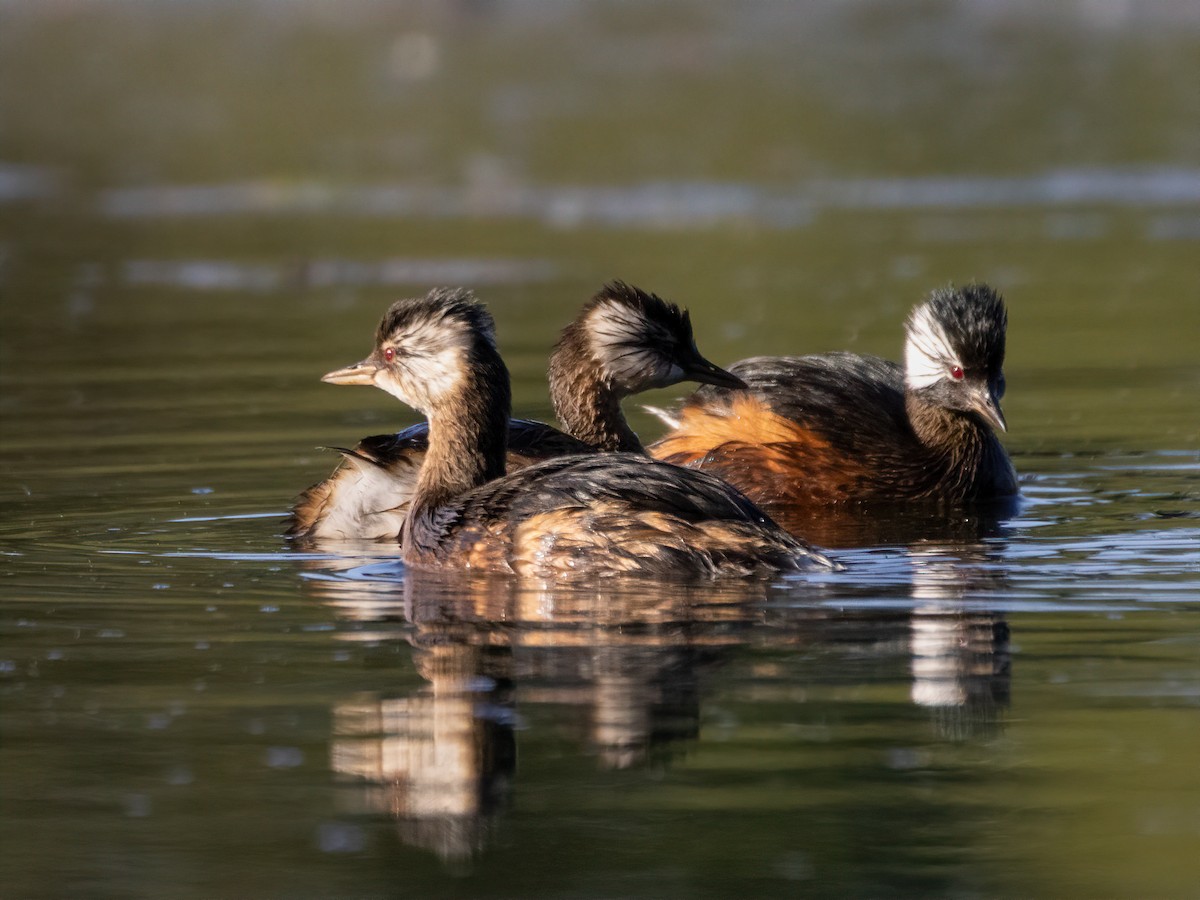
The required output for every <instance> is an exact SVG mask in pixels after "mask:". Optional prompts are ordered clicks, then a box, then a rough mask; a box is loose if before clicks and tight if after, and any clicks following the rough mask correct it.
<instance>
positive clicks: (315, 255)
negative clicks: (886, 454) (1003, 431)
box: [0, 2, 1200, 897]
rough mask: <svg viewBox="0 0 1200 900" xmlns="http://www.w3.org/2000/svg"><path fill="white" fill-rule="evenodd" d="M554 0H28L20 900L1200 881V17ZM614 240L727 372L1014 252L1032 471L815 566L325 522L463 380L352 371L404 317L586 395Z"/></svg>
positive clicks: (15, 163) (869, 334)
mask: <svg viewBox="0 0 1200 900" xmlns="http://www.w3.org/2000/svg"><path fill="white" fill-rule="evenodd" d="M535 7H536V8H535ZM556 8H557V12H556V13H555V14H554V15H553V16H550V15H549V14H548V13H547V12H546V10H545V7H544V6H541V5H529V4H521V3H492V4H486V3H485V4H456V5H449V6H443V5H437V6H431V7H428V8H420V9H417V8H413V9H404V8H400V9H390V8H389V9H385V8H384V7H382V6H378V5H375V4H371V3H352V4H343V5H340V6H339V9H338V12H337V13H336V14H335V13H333V12H332V11H329V10H325V9H324V8H323V7H322V6H320V5H314V6H311V7H305V8H304V9H298V8H297V9H293V8H292V6H291V5H289V4H284V5H280V4H273V3H266V2H264V3H255V4H248V5H241V6H238V7H237V8H234V7H230V6H228V5H225V4H220V3H207V2H193V3H170V4H160V5H153V4H137V5H133V4H131V5H123V4H106V5H84V6H82V7H78V6H72V5H59V4H43V5H38V6H33V5H30V6H19V5H10V6H7V7H3V8H2V9H0V106H2V109H3V113H4V115H3V119H4V124H3V128H2V130H0V300H2V302H3V329H2V331H0V364H2V367H3V368H2V372H0V378H2V383H3V395H2V399H0V415H2V417H3V431H2V433H0V453H2V459H3V479H2V481H0V502H3V505H4V517H3V520H2V524H0V538H2V539H3V546H2V550H0V552H2V554H3V556H2V559H0V577H2V579H3V580H2V582H0V585H2V587H3V601H2V604H3V605H2V606H0V716H2V718H0V729H2V732H0V773H2V774H0V804H2V809H3V816H2V818H0V883H3V884H4V885H5V889H4V893H5V895H6V896H8V895H10V894H11V896H14V897H39V896H47V897H50V896H54V897H58V896H96V897H108V896H114V897H118V896H119V897H129V896H148V897H149V896H153V897H163V896H178V897H212V896H264V897H274V896H280V897H284V896H286V897H328V896H353V897H388V896H414V897H427V896H457V895H463V896H506V897H514V896H535V895H546V896H572V897H579V896H586V897H591V896H597V897H606V896H646V897H662V896H712V897H725V896H730V895H733V894H744V895H754V896H794V895H796V894H797V893H806V894H812V895H817V896H839V897H840V896H896V895H911V896H1036V897H1062V896H1114V897H1127V896H1139V897H1179V896H1189V895H1193V894H1196V893H1198V892H1200V869H1198V868H1197V866H1196V864H1195V860H1196V858H1197V854H1198V852H1200V777H1198V776H1197V772H1198V771H1200V769H1198V768H1197V766H1196V763H1195V760H1196V752H1197V748H1198V747H1200V724H1198V723H1200V716H1198V715H1197V710H1198V707H1200V399H1198V398H1200V362H1198V359H1200V357H1198V356H1197V350H1196V348H1197V340H1196V336H1197V334H1200V288H1198V284H1200V281H1198V279H1197V267H1196V258H1197V241H1198V240H1200V162H1198V160H1200V124H1198V123H1200V109H1198V106H1200V100H1198V99H1197V95H1196V92H1195V91H1194V90H1193V89H1191V88H1190V86H1191V85H1194V84H1195V83H1197V81H1198V80H1200V71H1198V69H1200V64H1198V62H1197V61H1198V60H1200V53H1198V52H1197V50H1198V49H1200V22H1198V21H1197V17H1196V14H1195V12H1194V10H1193V9H1192V7H1191V5H1190V4H1182V3H1180V4H1176V3H1170V2H1167V3H1162V4H1155V5H1154V6H1153V8H1150V7H1143V6H1141V5H1134V4H1095V3H1091V4H1065V5H1063V6H1061V7H1058V6H1056V7H1055V8H1054V10H1052V11H1043V10H1042V9H1041V7H1040V6H1034V5H1030V4H1023V3H1018V2H1012V3H1002V4H978V3H963V4H934V5H926V6H920V7H914V8H907V7H906V8H905V9H903V10H901V9H899V8H896V9H893V8H892V7H891V6H890V5H886V4H877V3H872V2H856V3H850V4H845V3H818V4H806V5H805V10H804V11H803V12H801V11H798V10H797V11H790V8H785V7H784V6H783V5H780V4H771V5H769V8H768V7H767V6H764V7H763V8H762V9H760V10H757V11H753V12H750V11H742V12H739V13H736V14H735V13H734V12H732V9H733V8H732V7H730V8H728V9H727V8H726V7H725V6H722V5H716V4H713V5H709V4H704V3H689V4H672V5H669V6H662V7H655V8H651V9H642V8H640V7H627V6H625V5H620V4H578V5H577V4H562V5H558V6H557V7H556ZM612 277H621V278H623V279H626V280H628V281H631V282H633V283H636V284H639V285H642V286H644V287H646V288H648V289H651V290H654V291H656V292H659V293H661V294H663V295H664V296H667V297H669V298H671V299H674V300H677V301H678V302H681V303H683V304H686V305H687V306H689V307H690V308H691V310H692V312H693V318H694V320H695V322H696V325H697V334H698V340H699V344H700V346H701V348H702V349H703V350H704V352H705V353H706V355H708V356H709V357H710V358H713V359H714V360H716V361H718V362H721V363H728V362H731V361H733V360H736V359H739V358H742V357H745V356H749V355H753V354H759V353H801V352H817V351H823V350H830V349H851V350H855V351H858V352H864V353H877V354H880V355H883V356H887V357H890V358H898V357H899V354H900V353H901V346H902V323H903V320H904V317H905V315H906V314H907V311H908V310H909V309H910V308H911V306H912V305H913V304H915V303H917V302H919V301H920V300H921V299H922V297H923V296H924V295H925V294H926V293H927V292H928V291H929V290H931V289H933V288H935V287H939V286H941V285H944V284H946V283H948V282H951V281H957V282H962V281H966V280H969V279H973V278H978V279H983V280H987V281H989V282H991V283H993V284H995V285H996V286H997V287H998V288H999V289H1000V290H1001V291H1002V292H1003V293H1004V294H1005V295H1006V297H1007V298H1008V301H1009V304H1010V330H1009V355H1008V364H1007V374H1008V384H1009V393H1008V396H1007V398H1006V401H1005V409H1006V413H1007V415H1008V419H1009V422H1010V428H1011V431H1010V433H1009V435H1007V436H1006V437H1005V441H1006V444H1007V446H1008V447H1009V449H1010V452H1011V453H1012V455H1013V459H1014V462H1015V464H1016V466H1017V469H1018V471H1019V472H1020V474H1021V477H1022V485H1021V488H1022V500H1021V503H1020V505H1019V507H1018V508H1017V509H1015V510H1011V511H1008V512H1006V513H1002V514H991V515H986V514H985V515H981V514H979V513H978V512H966V513H964V512H958V513H955V512H953V511H951V512H949V513H946V514H935V515H931V514H929V513H927V512H926V513H921V512H912V513H909V514H901V515H897V516H893V517H888V518H886V519H883V520H877V519H867V520H862V521H850V522H848V523H847V522H842V523H840V524H838V527H836V528H834V527H832V526H831V527H830V529H829V531H828V533H827V534H825V535H823V538H824V543H826V544H827V545H829V546H830V547H831V548H832V549H831V553H833V554H834V555H836V557H837V558H838V559H839V561H841V562H843V563H844V564H845V565H846V567H847V570H846V572H844V573H836V574H828V575H814V576H810V577H805V578H799V579H787V580H783V581H780V582H778V583H770V584H754V583H749V584H742V583H737V584H733V585H708V586H695V585H692V586H683V585H655V586H650V585H637V586H632V587H631V586H628V585H613V586H608V587H605V588H596V589H580V590H572V591H566V590H562V589H553V588H550V587H546V586H535V585H515V584H511V583H495V582H492V583H479V582H464V581H458V580H445V579H442V580H439V579H431V578H416V577H410V576H409V574H408V573H405V572H404V570H403V568H402V567H401V566H399V565H398V563H397V562H396V560H395V558H394V554H392V553H391V552H390V551H389V550H388V549H387V548H383V547H367V548H358V549H357V550H353V551H345V552H341V553H323V552H319V551H313V550H308V551H305V550H302V549H298V548H295V547H292V546H290V545H289V544H288V543H287V541H286V540H285V539H284V538H283V537H282V530H283V524H282V519H283V515H284V513H285V512H286V509H287V506H288V504H289V503H290V501H291V498H292V497H293V496H294V495H295V494H296V493H297V492H298V491H299V490H300V489H302V488H303V487H305V486H307V485H308V484H309V483H311V482H312V481H315V480H316V479H318V478H320V477H322V476H323V475H324V474H325V473H326V472H327V471H328V470H329V469H330V467H331V466H332V464H333V460H332V459H331V456H330V454H329V453H328V452H326V451H322V450H319V449H317V448H319V447H322V446H326V445H344V444H346V443H347V442H351V441H354V440H356V439H357V438H359V437H361V436H364V435H366V434H370V433H378V432H382V431H387V430H391V429H395V428H399V427H401V426H403V425H407V424H409V423H411V422H412V421H414V420H415V415H414V414H413V413H411V412H410V411H408V410H406V409H404V408H402V407H400V406H399V405H398V404H396V403H395V402H394V401H393V400H392V399H391V398H389V397H387V396H385V395H384V394H382V393H380V392H377V391H368V390H365V389H361V390H344V389H340V388H338V389H335V388H332V387H330V386H328V385H323V384H320V383H319V382H318V380H317V379H318V377H319V375H320V374H321V373H322V372H325V371H328V370H329V369H332V368H335V367H339V366H341V365H344V364H346V363H349V362H352V361H354V360H356V359H358V358H360V357H361V356H362V355H363V353H364V352H365V351H366V350H367V349H368V346H369V342H370V337H371V334H372V330H373V328H374V323H375V321H376V319H377V317H378V315H379V314H380V312H381V311H382V310H383V309H384V308H385V306H386V305H387V303H388V302H390V300H392V299H394V298H395V297H397V296H405V295H411V294H419V293H423V292H424V291H426V290H427V289H428V288H429V287H430V286H432V285H434V284H466V285H468V286H471V287H473V288H475V289H476V290H477V291H478V292H479V294H480V296H481V297H483V298H484V299H485V300H486V301H487V302H488V304H489V306H490V307H491V308H492V310H493V312H494V313H495V315H496V318H497V321H498V326H499V340H500V345H501V349H502V351H503V352H504V354H505V357H506V359H507V360H508V362H509V365H510V368H511V369H512V372H513V377H514V389H515V400H516V411H517V412H518V413H519V414H522V415H527V416H533V417H541V418H546V417H548V416H549V404H548V400H547V397H546V390H545V384H544V374H543V372H544V365H545V358H546V355H547V353H548V350H549V347H550V346H551V344H552V342H553V339H554V335H555V333H556V332H557V330H558V329H559V328H561V327H562V325H563V324H565V322H566V321H568V320H569V319H570V318H571V316H572V315H573V314H574V311H575V309H576V308H577V307H578V306H579V305H580V304H581V303H582V302H583V301H584V300H585V299H586V298H587V297H588V296H589V295H590V294H591V293H592V292H593V291H595V290H596V288H597V287H598V286H599V285H600V284H601V283H602V282H603V281H604V280H605V279H608V278H612ZM675 396H678V392H665V393H662V394H656V395H653V396H650V397H648V398H646V400H647V402H650V403H653V404H656V405H669V404H670V403H671V402H672V400H673V398H674V397H675ZM629 412H630V415H631V418H632V419H633V420H634V422H635V425H636V427H638V429H639V430H640V432H641V433H642V434H643V436H644V437H647V438H649V437H653V436H655V435H657V434H658V433H659V432H658V426H657V425H656V423H655V421H654V420H653V419H652V418H651V417H649V416H648V415H646V414H645V413H643V412H642V411H641V410H640V409H638V408H637V406H636V405H634V404H629ZM835 524H837V523H835Z"/></svg>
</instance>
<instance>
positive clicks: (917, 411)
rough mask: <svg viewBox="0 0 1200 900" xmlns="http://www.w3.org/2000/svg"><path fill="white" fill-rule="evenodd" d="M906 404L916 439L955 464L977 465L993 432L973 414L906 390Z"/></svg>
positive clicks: (932, 451) (948, 461) (964, 465)
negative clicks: (948, 407) (949, 407)
mask: <svg viewBox="0 0 1200 900" xmlns="http://www.w3.org/2000/svg"><path fill="white" fill-rule="evenodd" d="M904 402H905V407H906V408H907V410H908V419H909V422H911V423H912V428H913V431H914V432H915V433H916V435H917V439H918V440H919V441H920V442H921V443H922V444H924V445H925V447H926V448H928V449H929V451H930V452H931V453H933V454H935V455H936V456H939V457H942V458H943V459H945V461H946V463H947V464H948V465H949V466H952V467H958V468H961V467H968V468H969V467H974V466H977V465H978V464H979V462H980V461H981V460H982V458H983V456H984V454H985V453H986V451H987V446H988V441H989V438H990V434H989V432H988V429H987V428H986V427H985V426H983V425H982V424H981V423H979V422H978V421H976V419H975V417H974V416H971V415H968V414H966V413H962V412H958V411H956V410H952V409H947V408H946V407H945V406H943V405H941V404H940V403H936V402H934V401H931V400H929V399H928V398H926V397H923V396H922V395H921V391H919V390H912V389H909V390H908V391H906V392H905V401H904Z"/></svg>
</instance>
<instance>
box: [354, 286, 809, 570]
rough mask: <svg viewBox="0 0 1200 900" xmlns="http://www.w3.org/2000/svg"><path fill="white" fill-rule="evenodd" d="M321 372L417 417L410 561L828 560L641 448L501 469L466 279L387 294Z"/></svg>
mask: <svg viewBox="0 0 1200 900" xmlns="http://www.w3.org/2000/svg"><path fill="white" fill-rule="evenodd" d="M343 373H344V374H343ZM334 375H335V376H337V377H336V378H334V379H333V380H335V381H337V382H339V383H342V382H344V381H345V380H349V379H351V378H353V379H355V383H366V382H370V383H373V384H376V385H378V386H379V387H381V388H383V389H384V390H386V391H388V392H389V393H392V394H394V395H395V396H396V397H398V398H399V399H400V400H402V401H403V402H405V403H407V404H408V405H410V406H412V407H414V408H415V409H417V410H419V411H420V412H423V413H424V414H425V415H426V417H427V418H428V420H429V448H428V451H427V453H426V455H425V462H424V464H423V465H422V466H421V470H420V473H419V475H418V477H417V485H416V490H415V492H414V494H413V497H412V500H411V504H410V507H409V513H408V516H407V517H406V518H405V520H404V525H403V528H402V530H401V546H402V555H403V559H404V561H405V563H406V564H408V565H410V566H414V567H417V568H422V569H447V570H463V569H471V570H475V571H481V572H503V573H516V574H519V575H525V576H534V577H539V578H554V579H562V578H570V577H572V576H583V577H595V576H610V575H671V576H681V575H683V576H706V577H711V576H718V575H721V576H726V575H751V574H755V575H766V574H776V573H779V572H794V571H799V570H801V569H804V568H808V567H813V566H824V567H830V566H832V564H831V563H830V562H829V561H828V560H827V559H825V557H823V556H821V555H820V554H819V553H816V552H815V551H813V550H812V549H811V548H809V547H808V546H807V545H805V544H803V543H801V542H800V541H798V540H796V539H795V538H793V537H791V536H790V535H789V534H788V533H787V532H785V531H783V530H782V529H781V528H779V526H777V525H775V524H774V523H773V522H772V521H771V520H770V519H769V518H767V516H766V515H765V514H764V513H763V512H761V511H760V510H759V509H758V508H757V507H756V506H754V504H752V503H751V502H750V501H749V500H747V499H746V498H745V497H744V496H742V495H741V494H740V493H739V492H738V491H736V490H734V489H733V488H731V487H729V486H728V485H726V484H725V483H724V482H722V481H720V480H718V479H716V478H714V477H712V476H710V475H706V474H704V473H702V472H693V471H689V470H686V469H681V468H678V467H676V466H671V465H668V464H666V463H662V462H658V461H655V460H652V459H650V458H649V457H647V456H644V455H641V454H636V453H622V452H616V453H590V454H586V455H579V456H567V457H561V458H558V459H552V460H548V461H546V462H541V463H537V464H536V465H533V466H529V467H527V468H524V469H521V470H519V471H517V472H515V473H512V474H509V475H505V472H504V465H505V456H506V452H507V446H506V445H507V442H508V433H509V428H508V416H509V409H510V405H511V393H510V386H509V378H508V370H507V368H505V365H504V362H503V360H502V359H501V358H500V354H499V352H497V350H496V343H495V330H494V323H493V321H492V317H491V315H490V314H489V313H488V312H487V311H486V310H485V309H484V307H483V305H482V304H480V303H479V302H478V301H477V300H475V298H474V296H473V295H472V294H471V292H470V291H467V290H463V289H444V288H443V289H435V290H433V291H431V292H430V293H429V295H428V296H426V297H423V298H418V299H411V300H399V301H397V302H396V303H394V304H393V305H392V306H391V308H389V309H388V311H387V313H386V314H385V315H384V317H383V321H382V322H381V323H380V326H379V330H378V332H377V343H376V347H375V349H374V351H373V352H372V353H371V355H370V356H369V357H368V358H367V359H366V360H364V361H363V362H361V363H358V364H356V365H354V366H351V367H349V368H348V369H344V370H342V373H334Z"/></svg>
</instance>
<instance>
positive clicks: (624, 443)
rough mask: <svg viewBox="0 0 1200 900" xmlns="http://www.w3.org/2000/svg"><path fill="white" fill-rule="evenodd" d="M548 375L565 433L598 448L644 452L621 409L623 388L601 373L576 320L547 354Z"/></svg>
mask: <svg viewBox="0 0 1200 900" xmlns="http://www.w3.org/2000/svg"><path fill="white" fill-rule="evenodd" d="M549 378H550V400H551V402H552V403H553V404H554V414H555V415H556V416H557V417H558V420H559V422H561V423H562V426H563V428H564V429H565V430H566V432H567V433H568V434H570V435H571V436H572V437H576V438H578V439H579V440H581V441H583V442H584V443H586V444H590V445H591V446H593V447H595V448H596V449H597V450H604V451H616V450H620V451H626V452H630V453H641V452H643V448H642V442H641V441H640V440H638V436H637V434H635V433H634V431H633V429H631V428H630V427H629V423H628V422H626V421H625V414H624V413H623V412H622V411H621V399H622V398H623V397H625V396H626V392H625V391H624V390H623V389H621V388H619V387H618V386H617V384H616V383H615V382H614V381H613V379H612V378H611V377H608V376H606V375H605V374H604V367H603V366H602V365H601V364H600V362H599V361H598V360H596V359H595V358H594V357H593V355H592V353H591V350H590V349H589V347H588V345H587V338H586V335H585V334H584V331H583V329H582V328H579V327H576V324H575V323H572V324H571V325H569V326H568V327H567V329H566V330H565V331H564V332H563V336H562V338H561V339H560V340H559V342H558V346H557V347H555V349H554V355H553V356H551V357H550V371H549Z"/></svg>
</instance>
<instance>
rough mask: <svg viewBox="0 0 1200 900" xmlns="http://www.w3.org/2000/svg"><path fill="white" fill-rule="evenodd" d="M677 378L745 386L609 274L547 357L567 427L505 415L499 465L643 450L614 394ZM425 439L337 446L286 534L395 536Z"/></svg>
mask: <svg viewBox="0 0 1200 900" xmlns="http://www.w3.org/2000/svg"><path fill="white" fill-rule="evenodd" d="M381 337H382V336H380V335H377V340H378V339H380V338H381ZM344 371H345V370H343V372H342V373H330V374H329V375H326V376H325V379H324V380H326V381H331V382H332V383H335V384H362V383H372V382H367V381H364V380H363V376H362V373H361V372H355V373H351V374H349V375H346V374H344ZM334 376H336V377H334ZM687 380H691V381H698V382H701V383H704V384H710V385H714V386H719V387H726V388H734V387H744V386H745V384H744V383H743V382H742V381H741V380H740V379H738V378H735V377H734V376H732V375H730V374H729V373H728V372H726V371H725V370H724V369H721V368H719V367H718V366H716V365H714V364H713V363H711V362H709V361H708V360H707V359H705V358H704V357H703V356H702V355H701V354H700V351H699V350H698V349H697V348H696V340H695V336H694V334H693V331H692V322H691V317H690V316H689V314H688V312H687V310H683V309H680V308H679V307H678V306H676V305H675V304H674V303H669V302H667V301H666V300H663V299H662V298H661V297H659V296H657V295H655V294H652V293H649V292H647V291H643V290H641V289H639V288H636V287H633V286H631V285H628V284H625V283H624V282H621V281H612V282H610V283H608V284H606V285H604V287H603V288H601V290H600V291H599V292H598V293H596V295H595V296H593V297H592V298H591V299H590V300H588V302H587V303H585V304H584V306H583V308H582V309H581V310H580V312H579V314H578V315H577V316H576V317H575V319H574V320H573V321H572V322H571V323H570V324H569V325H567V327H566V328H565V329H563V331H562V334H561V335H560V337H559V339H558V342H557V344H556V345H555V348H554V352H553V354H552V355H551V357H550V366H549V382H550V397H551V401H552V403H553V405H554V411H555V414H556V415H557V417H558V419H559V421H560V422H561V423H562V424H563V427H564V428H565V429H566V431H567V433H566V434H564V433H563V432H561V431H559V430H558V429H556V428H553V427H551V426H549V425H545V424H543V423H541V422H531V421H529V420H525V419H512V420H510V421H509V425H508V429H509V434H508V457H507V460H506V469H507V470H508V471H514V470H516V469H518V468H521V467H523V466H527V465H530V464H531V463H534V462H537V461H538V460H542V459H550V458H553V457H556V456H564V455H566V454H570V453H586V452H589V451H617V450H620V451H627V452H636V453H641V452H644V450H643V447H642V444H641V441H640V440H639V439H638V436H637V435H636V434H635V433H634V432H633V430H632V429H631V428H630V427H629V424H628V422H627V421H626V420H625V415H624V413H623V412H622V411H621V400H622V399H623V398H625V397H627V396H629V395H631V394H637V393H641V392H642V391H646V390H650V389H652V388H663V387H669V386H671V385H673V384H678V383H679V382H681V381H687ZM427 446H428V425H427V424H426V423H424V422H422V423H420V424H418V425H413V426H411V427H410V428H406V429H405V430H403V431H401V432H399V433H398V434H382V435H374V436H372V437H368V438H364V439H363V440H362V441H361V442H359V444H358V446H357V447H355V448H354V449H353V450H346V449H342V450H341V453H342V454H343V457H344V459H343V461H342V462H341V463H340V464H339V466H338V467H337V469H335V470H334V472H333V474H332V475H331V476H330V477H329V478H327V479H325V480H324V481H322V482H319V483H318V484H315V485H313V486H312V487H310V488H309V489H308V490H306V491H305V492H304V493H303V494H301V495H300V497H299V498H298V499H297V501H296V504H295V505H294V507H293V509H292V515H291V521H290V527H289V531H288V533H289V534H291V535H293V536H298V537H305V538H317V539H335V540H336V539H354V540H388V539H392V538H395V537H396V536H397V535H398V534H399V533H400V526H401V525H402V524H403V521H404V517H405V516H406V515H407V511H408V503H409V500H410V499H411V497H412V492H413V490H414V489H415V487H416V481H417V473H418V472H419V471H420V467H421V464H422V462H423V460H424V458H425V452H426V449H427Z"/></svg>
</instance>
